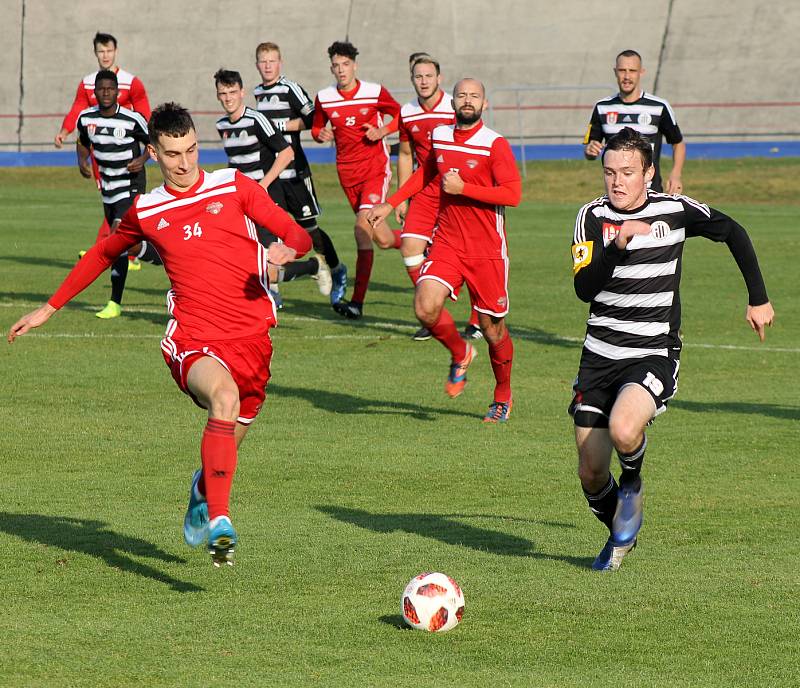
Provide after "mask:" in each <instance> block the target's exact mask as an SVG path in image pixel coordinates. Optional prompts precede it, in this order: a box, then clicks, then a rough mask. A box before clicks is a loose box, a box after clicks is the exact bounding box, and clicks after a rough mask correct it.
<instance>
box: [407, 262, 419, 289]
mask: <svg viewBox="0 0 800 688" xmlns="http://www.w3.org/2000/svg"><path fill="white" fill-rule="evenodd" d="M421 267H422V263H420V264H419V265H415V266H414V267H413V268H409V267H407V268H406V272H407V273H408V276H409V278H410V279H411V284H413V285H414V286H416V284H417V280H418V279H419V269H420V268H421Z"/></svg>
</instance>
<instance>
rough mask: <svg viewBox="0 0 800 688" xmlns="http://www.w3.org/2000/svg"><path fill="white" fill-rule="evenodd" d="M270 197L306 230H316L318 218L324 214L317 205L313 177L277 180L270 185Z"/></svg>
mask: <svg viewBox="0 0 800 688" xmlns="http://www.w3.org/2000/svg"><path fill="white" fill-rule="evenodd" d="M269 195H270V197H271V198H272V200H273V201H275V203H277V204H278V205H279V206H280V207H281V208H283V209H284V210H285V211H286V212H287V213H289V215H291V216H292V217H293V218H294V219H295V222H297V224H299V225H300V226H301V227H303V228H304V229H309V230H310V229H316V227H317V216H318V215H319V214H320V213H321V212H322V211H321V210H320V209H319V203H317V194H316V191H314V182H313V181H311V177H304V178H300V177H295V178H294V179H276V180H275V181H274V182H272V184H270V185H269Z"/></svg>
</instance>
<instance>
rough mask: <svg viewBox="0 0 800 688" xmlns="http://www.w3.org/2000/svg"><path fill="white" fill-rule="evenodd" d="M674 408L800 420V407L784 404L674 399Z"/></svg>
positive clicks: (670, 403) (671, 404) (697, 411)
mask: <svg viewBox="0 0 800 688" xmlns="http://www.w3.org/2000/svg"><path fill="white" fill-rule="evenodd" d="M669 405H670V406H671V407H672V408H678V409H683V410H684V411H693V412H696V413H708V412H713V411H718V412H720V413H746V414H753V415H761V416H769V417H771V418H781V419H783V420H800V406H786V405H782V404H748V403H747V402H744V401H684V400H681V399H674V400H672V401H670V402H669Z"/></svg>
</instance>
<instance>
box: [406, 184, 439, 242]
mask: <svg viewBox="0 0 800 688" xmlns="http://www.w3.org/2000/svg"><path fill="white" fill-rule="evenodd" d="M439 199H440V195H439V192H438V191H436V192H433V193H431V192H427V191H421V192H420V193H418V194H415V195H414V197H413V198H412V199H411V203H409V206H408V212H407V213H406V218H405V221H404V222H403V231H402V232H401V233H400V237H401V238H405V237H409V238H411V239H423V240H424V241H427V242H428V243H430V241H431V239H432V238H433V230H434V229H435V228H436V224H437V222H438V220H439Z"/></svg>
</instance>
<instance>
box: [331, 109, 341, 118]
mask: <svg viewBox="0 0 800 688" xmlns="http://www.w3.org/2000/svg"><path fill="white" fill-rule="evenodd" d="M338 116H339V113H338V112H336V110H334V111H333V112H332V113H331V119H333V118H334V117H338Z"/></svg>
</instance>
